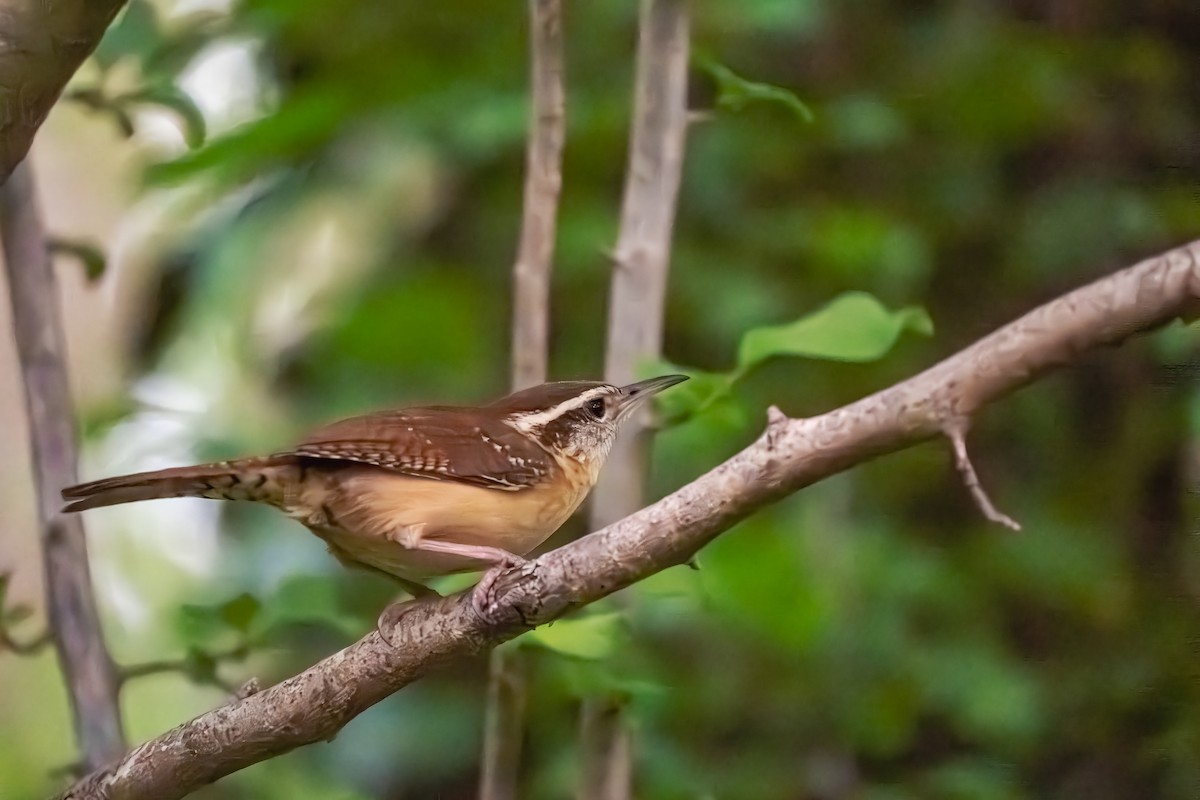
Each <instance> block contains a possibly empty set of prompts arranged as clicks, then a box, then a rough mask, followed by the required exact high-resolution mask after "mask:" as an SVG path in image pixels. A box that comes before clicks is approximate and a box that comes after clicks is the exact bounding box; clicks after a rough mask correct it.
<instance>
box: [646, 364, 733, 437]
mask: <svg viewBox="0 0 1200 800" xmlns="http://www.w3.org/2000/svg"><path fill="white" fill-rule="evenodd" d="M642 373H644V375H645V377H647V378H650V377H653V376H655V375H667V374H671V373H675V374H682V375H687V376H688V378H689V379H690V380H687V381H684V382H683V383H681V384H679V385H678V386H673V387H671V391H669V392H664V393H663V394H661V395H659V396H658V397H656V398H655V400H654V404H655V406H656V407H657V408H658V411H659V413H660V414H661V415H662V419H663V421H664V423H665V424H666V425H675V424H678V423H680V422H683V421H684V420H686V419H688V418H689V417H691V416H692V415H693V414H698V413H700V412H701V411H705V410H707V409H708V408H710V407H711V406H712V405H713V404H714V403H717V402H719V401H721V400H724V399H726V398H728V397H729V393H730V390H731V389H732V388H733V383H734V380H735V376H733V375H730V374H728V373H724V372H705V371H704V370H700V369H693V368H691V367H681V366H679V365H678V364H672V363H671V362H669V361H658V362H655V363H654V364H653V365H651V366H648V367H646V368H645V369H643V370H642Z"/></svg>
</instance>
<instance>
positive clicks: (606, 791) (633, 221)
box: [576, 0, 689, 800]
mask: <svg viewBox="0 0 1200 800" xmlns="http://www.w3.org/2000/svg"><path fill="white" fill-rule="evenodd" d="M688 23H689V13H688V0H643V2H642V4H641V14H640V19H639V36H638V54H637V75H636V77H635V79H634V109H633V128H632V133H631V135H630V144H629V166H628V168H627V169H626V172H625V194H624V197H623V199H622V203H621V226H620V230H619V232H618V234H617V246H616V249H615V251H614V254H613V270H612V291H611V295H610V297H609V311H608V346H607V349H606V354H605V362H604V378H605V380H607V381H608V382H609V383H613V384H617V385H621V384H625V383H629V382H631V381H633V380H635V379H636V378H637V377H639V376H638V374H637V372H638V369H639V367H641V366H643V365H644V364H646V363H649V362H651V361H656V360H658V357H659V355H660V354H661V352H662V331H663V315H664V309H665V307H666V300H667V273H668V271H669V268H670V263H671V258H670V256H671V233H672V231H673V229H674V226H675V207H676V200H677V198H678V195H679V183H680V178H681V176H682V173H683V154H684V146H685V144H686V139H687V127H688V116H687V69H688V50H689V42H688V38H689V36H688V34H689V30H688V27H689V25H688ZM649 415H650V409H645V410H643V411H642V412H641V413H640V414H639V415H638V416H637V418H635V419H632V420H630V421H629V423H628V424H627V425H626V427H625V430H624V432H623V435H622V436H621V437H619V438H618V440H617V442H616V443H615V444H614V446H613V452H612V454H611V455H610V456H609V459H608V469H606V470H605V471H604V473H603V475H602V476H601V479H600V483H599V485H598V486H597V487H596V490H595V492H594V493H593V495H592V501H591V526H592V528H593V529H596V528H603V527H604V526H605V525H608V524H609V523H611V522H615V521H616V520H619V519H621V518H622V517H624V516H627V515H629V514H632V513H633V512H634V511H636V510H637V509H639V508H641V507H642V506H643V505H644V504H645V493H646V474H647V470H648V464H649V460H650V458H649V457H650V439H651V433H652V431H651V428H650V426H649V424H648V419H649ZM623 705H624V704H623V703H622V702H621V701H620V700H618V699H616V698H613V697H609V696H591V697H587V698H585V699H584V702H583V709H582V713H581V716H580V751H581V752H580V767H581V768H580V770H579V777H578V781H577V783H576V797H577V798H578V800H624V798H628V797H630V796H631V795H632V791H633V753H634V747H633V742H632V731H631V729H630V727H629V724H628V720H627V719H626V718H625V713H624V709H623Z"/></svg>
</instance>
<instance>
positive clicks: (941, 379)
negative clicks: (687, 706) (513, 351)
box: [62, 241, 1200, 800]
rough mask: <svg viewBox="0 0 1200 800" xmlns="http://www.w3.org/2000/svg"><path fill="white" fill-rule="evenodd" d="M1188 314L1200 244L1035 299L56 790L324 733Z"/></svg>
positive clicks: (158, 777) (289, 745)
mask: <svg viewBox="0 0 1200 800" xmlns="http://www.w3.org/2000/svg"><path fill="white" fill-rule="evenodd" d="M1198 308H1200V241H1197V242H1193V243H1191V244H1189V245H1186V246H1184V247H1181V248H1178V249H1176V250H1172V251H1170V252H1168V253H1165V254H1163V255H1161V256H1157V257H1154V258H1151V259H1148V260H1146V261H1143V262H1141V263H1139V264H1137V265H1135V266H1133V267H1130V268H1128V269H1126V270H1123V271H1122V272H1119V273H1117V274H1115V275H1112V276H1110V277H1107V278H1104V279H1102V280H1099V281H1097V282H1095V283H1093V284H1091V285H1089V286H1086V287H1084V288H1082V289H1078V290H1076V291H1074V292H1071V293H1070V294H1067V295H1065V296H1063V297H1061V298H1059V299H1057V300H1054V301H1052V302H1050V303H1047V304H1046V305H1043V306H1041V307H1039V308H1037V309H1036V310H1034V311H1032V312H1031V313H1029V314H1027V315H1025V316H1024V317H1022V318H1020V319H1019V320H1017V321H1016V322H1013V323H1012V324H1010V325H1007V326H1005V327H1003V328H1001V329H1000V330H998V331H996V332H995V333H993V334H991V335H989V336H987V337H985V338H984V339H981V340H980V341H978V342H976V343H975V344H973V345H971V346H970V347H968V348H966V349H965V350H962V351H961V352H959V353H957V354H956V355H953V356H951V357H950V358H947V359H946V360H944V361H942V362H940V363H939V364H937V365H935V366H933V367H931V368H930V369H928V370H925V371H924V372H922V373H920V374H919V375H916V376H915V377H913V378H910V379H908V380H906V381H904V382H902V383H899V384H897V385H895V386H892V387H890V388H888V389H884V390H883V391H880V392H878V393H876V394H873V395H871V396H869V397H866V398H863V399H862V400H859V401H857V402H854V403H851V404H850V405H847V406H844V407H842V408H839V409H836V410H834V411H831V412H829V413H827V414H822V415H820V416H817V417H810V418H807V419H789V418H788V417H786V416H784V414H783V413H782V412H780V411H779V410H778V409H775V408H772V409H771V410H770V411H769V413H768V424H767V428H766V430H765V431H764V432H763V434H762V435H761V436H760V437H759V438H758V439H757V440H756V441H754V442H753V443H752V444H750V445H749V446H748V447H746V448H745V449H744V450H742V451H741V452H740V453H738V454H737V455H735V456H733V457H732V458H731V459H729V460H728V461H725V462H724V463H722V464H720V465H718V466H717V467H715V468H714V469H712V470H711V471H709V472H708V473H706V474H705V475H703V476H701V477H700V478H698V479H697V480H695V481H693V482H692V483H690V484H688V485H686V486H684V487H683V488H681V489H679V490H678V491H676V492H674V493H672V494H670V495H668V496H667V497H665V498H663V499H662V500H659V501H658V502H656V503H654V504H652V505H650V506H648V507H647V508H644V509H642V510H641V511H639V512H637V513H636V514H633V515H631V516H629V517H627V518H625V519H623V520H621V521H619V522H616V523H614V524H612V525H609V526H608V527H607V528H604V529H603V530H600V531H597V532H596V533H593V534H591V535H589V536H586V537H584V538H582V539H579V540H578V541H575V542H572V543H571V544H568V545H566V546H565V547H562V548H559V549H558V550H554V551H552V552H550V553H547V554H545V555H543V556H541V557H540V558H538V559H536V560H535V561H532V562H530V564H529V565H527V566H526V567H523V568H515V569H513V570H511V571H509V572H508V573H507V574H506V575H504V576H502V577H501V579H500V581H499V583H498V585H497V591H498V595H497V596H498V599H499V602H500V612H499V616H498V618H497V619H495V620H491V621H488V620H483V619H481V618H480V617H479V616H477V615H476V614H475V612H474V611H472V608H471V603H470V600H469V597H468V596H467V595H466V594H464V595H458V596H454V597H448V598H444V599H442V600H440V601H438V602H434V603H428V604H423V605H421V606H418V607H417V608H415V609H414V610H413V611H412V612H411V613H409V614H408V615H405V616H403V617H402V618H401V620H400V622H399V624H398V626H397V628H396V630H393V631H389V632H387V633H388V635H389V638H390V639H392V640H393V641H394V642H395V646H394V647H393V646H389V645H388V644H387V642H386V641H384V640H383V639H382V638H381V637H380V635H379V633H378V632H375V631H373V632H371V633H369V634H368V635H367V636H366V637H364V638H363V639H362V640H360V641H358V642H356V643H355V644H353V645H351V646H349V647H347V648H346V649H345V650H342V651H340V652H338V653H335V654H334V655H332V656H330V657H329V658H327V659H325V660H324V661H321V662H320V663H318V664H316V665H315V666H313V667H311V668H309V669H308V670H305V671H304V672H303V673H301V674H299V675H297V676H295V677H292V678H289V679H287V680H285V681H283V682H282V683H279V684H277V685H275V686H272V687H270V688H268V689H265V690H263V691H262V692H259V693H258V694H255V695H252V696H250V697H247V698H245V699H240V700H237V701H235V702H232V703H230V704H228V705H225V706H222V707H221V708H217V709H214V710H213V711H210V712H208V713H206V714H203V715H201V716H199V717H197V718H196V719H194V720H192V721H190V722H187V723H184V724H183V725H180V726H179V727H177V728H175V729H174V730H171V731H169V732H167V733H165V734H163V735H162V736H159V737H157V738H155V739H153V740H151V741H149V742H147V743H145V744H143V745H141V746H139V747H137V748H135V749H134V750H133V751H132V752H130V753H129V754H128V755H126V756H125V757H124V758H122V759H120V760H119V761H116V762H114V763H113V764H111V765H110V766H109V767H107V768H105V769H103V770H99V771H97V772H95V773H93V774H91V775H89V776H88V777H86V778H85V779H84V780H82V781H80V782H79V783H77V784H76V785H75V786H73V787H72V788H71V789H70V790H68V791H67V792H66V793H65V794H64V795H62V796H63V797H73V798H85V797H86V798H116V797H120V798H124V799H125V800H138V799H139V798H147V799H149V798H154V799H155V800H169V798H177V797H183V796H184V795H186V794H188V793H189V792H191V791H192V790H194V789H196V788H198V787H200V786H202V785H204V784H206V783H209V782H211V781H214V780H216V779H217V778H220V777H222V776H224V775H228V774H230V773H231V772H234V771H236V770H238V769H241V768H243V767H246V766H249V765H250V764H253V763H256V762H258V761H262V760H264V759H267V758H270V757H272V756H275V755H279V754H280V753H284V752H287V751H289V750H291V749H293V748H296V747H299V746H301V745H305V744H311V743H314V742H319V741H322V740H326V739H329V738H330V737H331V736H333V735H334V734H335V733H336V732H337V731H338V730H339V729H341V728H342V727H343V726H344V725H345V724H346V723H348V722H349V721H350V720H351V719H353V718H354V717H355V716H356V715H357V714H359V713H361V712H362V711H364V710H365V709H366V708H368V707H370V706H371V705H373V704H375V703H377V702H379V701H380V700H382V699H383V698H385V697H387V696H388V695H390V694H392V693H393V692H396V691H398V690H399V689H401V688H403V687H404V686H405V685H407V684H409V683H411V682H413V681H415V680H417V679H419V678H420V677H421V676H423V675H425V674H426V673H428V672H429V671H430V670H432V669H435V668H437V667H438V666H440V665H442V664H445V663H446V662H448V661H450V660H452V659H457V658H462V657H464V656H468V655H472V654H476V653H479V652H481V651H483V650H486V649H487V648H489V647H493V646H495V645H496V644H498V643H500V642H502V641H504V640H506V639H510V638H512V637H514V636H517V635H519V634H520V633H521V632H522V631H525V630H527V629H528V628H529V627H530V626H535V625H540V624H543V623H546V622H549V621H551V620H553V619H556V618H558V617H560V616H562V615H563V614H565V613H567V612H569V611H571V610H573V609H576V608H579V607H580V606H584V605H587V604H588V603H591V602H594V601H595V600H598V599H600V598H602V597H605V596H607V595H610V594H612V593H613V592H615V591H617V590H619V589H621V588H623V587H625V586H628V585H630V584H632V583H634V582H636V581H638V580H641V579H643V578H645V577H647V576H649V575H651V574H653V573H655V572H658V571H660V570H663V569H666V568H667V567H670V566H673V565H677V564H682V563H684V562H686V561H687V560H688V559H689V558H691V556H692V555H693V554H695V552H696V551H697V550H698V549H699V548H701V547H703V546H704V545H705V544H706V543H707V542H709V541H710V540H711V539H713V538H714V537H715V536H717V535H718V534H719V533H721V532H722V531H724V530H726V529H728V528H729V527H730V526H731V525H733V524H734V523H736V522H737V521H738V520H741V519H743V518H745V517H746V516H747V515H749V514H751V513H753V512H754V511H755V510H756V509H758V508H761V507H762V506H764V505H766V504H767V503H770V502H773V501H775V500H778V499H780V498H781V497H784V496H786V495H788V494H790V493H792V492H795V491H797V490H798V489H801V488H802V487H804V486H808V485H809V484H812V483H814V482H816V481H818V480H821V479H822V478H826V477H828V476H830V475H833V474H835V473H837V472H841V471H842V470H845V469H847V468H849V467H851V466H853V465H855V464H858V463H861V462H863V461H866V460H868V459H871V458H874V457H876V456H879V455H881V454H884V453H888V452H892V451H895V450H899V449H901V448H904V447H907V446H910V445H912V444H915V443H917V442H919V441H922V440H925V439H929V438H931V437H933V436H937V435H939V434H947V433H948V432H950V431H955V430H959V431H961V430H963V429H964V428H965V427H966V425H965V423H966V422H967V421H968V420H970V419H971V417H972V416H973V415H974V414H976V413H977V412H978V411H979V410H980V409H981V408H982V407H983V406H984V405H985V404H987V403H990V402H993V401H995V400H997V399H999V398H1001V397H1003V396H1005V395H1007V394H1009V393H1011V392H1012V391H1014V390H1016V389H1018V388H1020V387H1022V386H1024V385H1026V384H1027V383H1029V382H1030V381H1032V380H1034V379H1036V378H1037V377H1039V376H1041V375H1043V374H1045V373H1047V372H1048V371H1050V370H1051V369H1053V368H1055V367H1057V366H1060V365H1062V364H1064V363H1067V362H1069V361H1071V360H1073V359H1075V358H1077V357H1078V356H1080V355H1081V354H1082V353H1083V352H1084V351H1086V350H1088V349H1090V348H1092V347H1096V346H1098V345H1103V344H1113V343H1116V342H1120V341H1122V340H1124V339H1126V338H1128V337H1130V336H1133V335H1134V334H1136V333H1138V332H1141V331H1145V330H1147V329H1150V328H1153V327H1156V326H1158V325H1161V324H1163V323H1165V322H1168V321H1169V320H1171V319H1173V318H1175V317H1178V316H1181V315H1185V316H1191V315H1193V314H1195V313H1196V311H1197V309H1198Z"/></svg>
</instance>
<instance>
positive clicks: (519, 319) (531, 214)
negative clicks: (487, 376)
mask: <svg viewBox="0 0 1200 800" xmlns="http://www.w3.org/2000/svg"><path fill="white" fill-rule="evenodd" d="M529 22H530V38H529V53H530V59H531V67H530V79H531V85H532V90H531V91H532V98H531V104H530V114H529V146H528V149H527V151H526V162H525V200H524V211H523V213H522V217H521V240H520V244H519V245H518V247H517V261H516V264H515V265H514V267H513V284H514V287H513V288H514V290H515V291H514V297H513V346H512V359H513V390H514V391H516V390H519V389H524V388H526V387H528V386H534V385H536V384H539V383H542V382H543V381H545V380H546V361H547V358H548V354H549V348H548V346H547V342H548V330H549V327H550V312H549V307H550V272H551V269H552V268H553V259H554V229H555V222H556V220H557V219H558V195H559V191H560V189H561V188H562V151H563V139H564V137H565V135H566V111H565V106H566V100H565V96H566V90H565V89H564V86H563V43H562V7H561V4H560V0H529Z"/></svg>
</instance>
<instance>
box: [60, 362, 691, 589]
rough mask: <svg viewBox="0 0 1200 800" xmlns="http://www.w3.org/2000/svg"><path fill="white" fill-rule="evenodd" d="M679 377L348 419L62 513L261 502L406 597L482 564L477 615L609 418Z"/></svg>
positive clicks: (125, 483)
mask: <svg viewBox="0 0 1200 800" xmlns="http://www.w3.org/2000/svg"><path fill="white" fill-rule="evenodd" d="M686 379H687V378H686V376H683V375H666V376H663V377H659V378H651V379H650V380H645V381H640V382H638V383H633V384H630V385H628V386H623V387H617V386H611V385H609V384H606V383H598V382H594V381H565V382H559V383H544V384H541V385H540V386H534V387H532V388H529V389H525V390H523V391H519V392H516V393H514V394H510V395H508V396H507V397H503V398H501V399H499V400H497V401H495V402H494V403H491V404H490V405H486V406H479V407H455V406H424V407H415V408H407V409H401V410H398V411H385V412H381V413H376V414H367V415H365V416H361V417H352V418H350V419H345V420H342V421H341V422H335V423H333V424H331V425H328V426H326V427H324V428H321V429H319V430H318V431H316V432H315V433H314V434H312V435H311V436H310V437H308V438H307V439H306V440H305V441H303V442H302V443H301V444H299V445H297V446H296V447H293V448H291V449H289V450H285V451H283V452H280V453H276V454H274V455H270V456H265V457H259V458H244V459H240V460H237V461H222V462H219V463H216V464H203V465H199V466H193V467H178V468H174V469H163V470H155V471H153V472H139V473H136V474H134V475H123V476H121V477H117V478H106V479H104V480H99V481H93V482H91V483H84V484H80V485H78V486H72V487H70V488H67V489H64V490H63V493H62V494H63V498H64V499H65V500H68V501H71V502H69V503H68V505H67V506H66V507H65V508H64V511H83V510H85V509H88V508H98V507H100V506H110V505H116V504H118V503H130V502H134V501H137V500H151V499H155V498H162V497H208V498H212V499H216V500H250V501H254V502H259V503H267V504H269V505H273V506H275V507H276V508H279V509H280V510H281V511H283V512H284V513H285V514H287V515H288V516H289V517H291V518H293V519H295V520H297V521H299V522H300V523H301V524H303V525H304V526H305V527H307V528H308V529H309V530H310V531H312V532H313V533H315V534H316V535H317V536H319V537H321V539H323V540H324V541H325V543H326V544H327V545H328V547H329V551H330V552H331V553H332V554H333V555H334V556H335V557H337V558H338V560H340V561H341V562H343V563H345V564H347V565H351V566H362V567H367V568H369V569H373V570H376V571H378V572H382V573H384V574H386V575H387V576H389V577H391V578H393V579H394V580H396V581H397V582H399V583H400V584H401V585H402V586H403V587H404V588H405V589H406V590H407V591H408V592H409V593H410V594H412V595H413V596H414V597H422V596H426V595H435V594H436V593H435V592H433V590H432V589H429V588H428V587H427V586H425V584H424V581H425V580H427V579H428V578H430V577H433V576H438V575H447V574H450V573H455V572H471V571H475V570H482V569H487V568H491V569H490V570H489V571H488V572H487V573H486V574H485V575H484V577H483V579H482V580H481V581H480V583H479V584H478V586H477V587H476V589H475V591H474V593H473V595H472V600H473V602H474V603H475V607H476V609H477V610H480V611H481V612H483V611H485V610H486V609H487V607H488V606H489V604H490V602H491V600H490V597H489V591H490V589H491V587H492V584H493V583H494V581H495V579H496V577H498V575H499V574H500V572H501V571H502V570H503V569H504V568H507V567H510V566H515V565H517V564H520V563H522V562H523V560H524V559H522V558H521V556H523V555H525V554H526V553H528V552H530V551H531V550H533V549H534V548H535V547H537V546H538V545H539V544H541V543H542V542H544V541H545V540H546V539H547V538H548V537H549V536H550V534H552V533H554V531H555V530H557V529H558V527H559V526H560V525H562V524H563V522H565V521H566V519H567V518H568V517H569V516H571V514H572V512H574V511H575V509H577V508H578V507H579V504H580V503H582V502H583V499H584V498H585V497H586V496H587V494H588V492H589V491H590V490H591V488H592V487H593V486H594V485H595V484H596V479H597V478H598V477H599V474H600V468H601V467H603V466H604V461H605V459H606V458H607V457H608V453H609V450H610V449H611V447H612V443H613V440H614V438H615V437H616V434H617V430H618V429H619V427H620V426H621V423H622V422H624V421H625V420H627V419H629V417H630V415H631V414H632V412H633V411H634V410H635V409H636V408H638V407H639V406H641V405H642V404H643V403H644V402H645V401H646V400H647V399H648V398H650V397H651V396H653V395H655V394H657V393H658V392H661V391H662V390H663V389H666V388H668V387H670V386H674V385H675V384H677V383H679V382H681V381H684V380H686Z"/></svg>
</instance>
